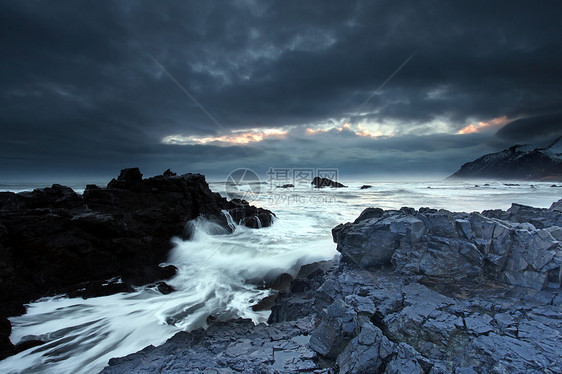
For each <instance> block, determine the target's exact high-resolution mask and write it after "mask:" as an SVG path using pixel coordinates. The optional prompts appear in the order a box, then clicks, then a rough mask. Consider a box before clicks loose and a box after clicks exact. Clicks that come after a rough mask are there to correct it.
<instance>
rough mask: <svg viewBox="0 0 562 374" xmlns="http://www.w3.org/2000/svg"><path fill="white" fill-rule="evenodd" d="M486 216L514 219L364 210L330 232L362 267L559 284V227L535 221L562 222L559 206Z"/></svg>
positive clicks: (346, 258) (524, 283)
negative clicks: (384, 267) (549, 208)
mask: <svg viewBox="0 0 562 374" xmlns="http://www.w3.org/2000/svg"><path fill="white" fill-rule="evenodd" d="M485 214H486V212H485ZM487 215H488V216H491V217H502V218H504V219H506V220H509V221H502V220H499V219H496V218H488V217H485V216H483V215H481V214H478V213H471V214H466V213H451V212H448V211H445V210H439V211H436V210H431V209H420V211H416V210H413V209H410V208H402V209H400V210H398V211H396V210H390V211H386V212H382V211H380V210H378V211H377V210H373V209H366V210H365V211H363V213H362V214H361V215H360V217H359V218H358V219H357V220H356V221H355V222H354V223H346V224H345V225H339V226H336V227H335V228H334V229H333V231H332V233H333V237H334V241H335V242H336V243H337V244H338V246H337V249H338V251H340V252H341V254H342V260H343V261H347V262H351V263H355V264H358V265H360V266H362V267H365V268H369V267H373V266H383V265H392V266H393V267H394V268H395V269H396V270H397V271H398V272H401V273H410V274H424V275H429V276H441V277H452V278H456V279H472V278H475V277H480V276H486V277H489V278H492V279H495V280H500V281H502V282H505V283H508V284H514V285H520V286H525V287H531V288H535V289H542V288H545V287H547V286H548V285H549V283H552V282H553V283H555V284H557V285H558V286H560V284H561V281H562V278H561V274H560V272H561V268H560V265H561V264H562V247H561V246H560V243H559V242H558V240H557V239H555V238H554V237H553V235H551V232H554V233H555V234H556V235H558V231H557V230H556V229H554V230H550V231H549V230H547V229H539V230H537V229H536V228H535V226H541V227H545V226H546V225H552V224H558V222H559V221H560V220H562V213H560V212H556V211H554V210H546V209H542V210H540V209H535V208H530V207H522V206H515V207H512V208H511V209H510V210H508V211H507V212H497V211H495V212H487ZM529 215H531V216H532V217H529ZM525 220H526V221H525ZM514 221H515V222H518V223H514ZM529 221H533V222H540V225H538V224H535V225H530V224H529V223H528V222H529ZM556 227H558V226H556Z"/></svg>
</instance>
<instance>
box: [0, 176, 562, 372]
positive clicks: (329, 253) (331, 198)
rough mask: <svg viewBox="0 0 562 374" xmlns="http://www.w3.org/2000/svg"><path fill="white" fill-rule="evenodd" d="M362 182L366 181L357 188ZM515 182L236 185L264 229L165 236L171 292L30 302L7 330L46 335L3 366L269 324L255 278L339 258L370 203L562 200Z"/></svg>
mask: <svg viewBox="0 0 562 374" xmlns="http://www.w3.org/2000/svg"><path fill="white" fill-rule="evenodd" d="M475 183H476V184H475ZM362 184H371V185H372V187H371V188H369V189H360V186H361V185H362ZM514 184H517V185H511V186H507V185H505V184H504V183H501V182H493V181H488V182H486V181H478V182H474V181H473V182H450V181H439V182H427V181H426V182H411V183H408V182H388V183H381V182H369V181H368V180H364V181H361V182H354V183H348V187H347V188H342V189H332V188H325V189H321V190H318V189H313V188H311V186H310V185H309V184H306V183H303V184H297V185H296V187H295V188H289V189H280V188H274V187H273V186H269V185H264V184H255V185H249V186H247V187H248V188H247V189H244V188H242V187H241V188H240V193H241V194H243V195H244V196H243V197H245V198H246V199H247V200H250V202H251V203H252V204H254V205H257V206H261V207H264V208H267V209H270V210H271V211H273V212H274V213H275V214H276V215H277V218H276V219H275V222H274V224H273V225H272V226H271V227H266V228H262V229H259V230H256V229H250V228H246V227H241V226H238V225H235V230H234V232H233V233H232V234H225V233H224V230H223V229H222V228H220V227H216V226H215V225H214V224H213V223H210V222H206V221H204V220H200V219H198V220H195V221H193V222H191V223H189V224H190V225H192V226H193V232H194V236H193V238H192V239H191V240H190V241H182V240H180V239H178V238H174V239H172V240H173V243H174V248H173V250H172V251H171V253H170V255H169V259H168V261H167V263H169V264H173V265H175V266H177V268H178V273H177V275H176V276H175V277H174V278H172V279H170V280H168V281H167V283H168V284H170V285H171V286H173V287H174V289H175V290H176V291H175V292H173V293H171V294H169V295H162V294H161V293H160V292H158V290H157V289H155V288H154V287H139V288H137V289H136V291H135V292H132V293H120V294H115V295H110V296H104V297H98V298H90V299H86V300H84V299H81V298H67V297H63V296H58V297H50V298H44V299H41V300H37V301H36V302H33V303H31V304H29V305H27V313H26V314H25V315H23V316H19V317H12V318H10V321H11V322H12V326H13V332H12V335H11V337H10V338H11V340H12V342H13V343H16V344H17V343H19V342H22V341H25V340H29V339H39V340H42V341H44V342H45V343H44V344H43V345H40V346H37V347H34V348H30V349H28V350H26V351H23V352H21V353H19V354H17V355H15V356H11V357H8V358H7V359H5V360H3V361H0V372H1V373H19V372H26V373H33V372H37V373H93V372H98V371H100V370H101V369H102V368H103V367H104V366H105V365H107V362H108V360H109V359H110V358H111V357H119V356H124V355H127V354H130V353H133V352H136V351H138V350H140V349H142V348H144V347H146V346H148V345H151V344H152V345H159V344H162V343H164V342H165V341H166V340H167V339H168V338H170V337H171V336H172V335H174V334H175V333H176V332H178V331H181V330H186V331H190V330H193V329H196V328H201V327H203V328H204V327H206V326H207V321H208V320H209V319H210V318H211V319H212V320H228V319H232V318H238V317H242V318H250V319H252V320H253V321H254V322H255V323H266V321H267V317H268V314H269V312H266V311H258V312H256V311H253V310H252V308H251V306H252V305H254V304H256V303H257V302H258V301H259V300H260V299H262V298H264V297H266V296H267V295H269V292H270V291H269V290H267V289H264V287H263V284H261V283H260V282H261V281H262V280H266V279H273V278H275V276H277V275H279V274H281V273H290V274H293V275H295V274H296V272H297V271H298V269H299V267H300V266H301V265H303V264H306V263H311V262H314V261H319V260H326V259H330V258H333V257H334V256H336V255H337V251H336V249H335V247H336V246H335V244H334V243H333V241H332V237H331V229H332V228H333V227H334V226H336V225H337V224H339V223H342V222H348V221H353V220H354V219H355V218H356V217H357V216H358V215H359V213H360V212H361V211H362V210H363V209H365V208H367V207H380V208H383V209H398V208H400V207H403V206H408V207H413V208H416V209H418V208H420V207H432V208H443V209H448V210H452V211H469V212H472V211H482V210H484V209H497V208H501V209H507V208H509V206H510V205H511V203H514V202H515V203H520V204H525V205H532V206H536V207H549V206H550V204H551V203H552V202H553V201H556V200H558V199H560V198H562V188H558V187H551V184H552V183H522V182H514ZM20 187H21V188H20ZM210 187H211V189H212V190H213V191H217V192H220V193H221V194H223V195H227V194H228V191H229V190H228V189H227V188H226V187H225V184H224V183H210ZM17 189H18V190H20V189H21V190H24V189H25V188H24V186H18V188H17ZM234 224H235V223H234Z"/></svg>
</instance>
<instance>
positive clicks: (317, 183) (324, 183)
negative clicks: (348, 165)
mask: <svg viewBox="0 0 562 374" xmlns="http://www.w3.org/2000/svg"><path fill="white" fill-rule="evenodd" d="M310 184H312V185H313V186H314V187H315V188H324V187H333V188H342V187H347V186H344V185H343V184H341V183H339V182H336V181H333V180H331V179H328V178H320V177H314V179H312V182H310Z"/></svg>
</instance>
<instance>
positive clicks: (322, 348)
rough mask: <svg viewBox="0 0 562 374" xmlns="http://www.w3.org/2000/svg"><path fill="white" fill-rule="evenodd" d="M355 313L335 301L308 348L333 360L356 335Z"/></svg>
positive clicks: (340, 302)
mask: <svg viewBox="0 0 562 374" xmlns="http://www.w3.org/2000/svg"><path fill="white" fill-rule="evenodd" d="M358 329H359V322H358V320H357V312H355V311H354V310H353V308H351V307H349V306H348V305H347V304H345V302H344V301H343V300H341V299H336V300H335V301H334V302H333V303H332V304H331V305H330V306H329V307H328V308H327V309H326V314H325V316H323V318H322V322H321V323H320V326H318V328H317V329H316V330H314V332H313V333H312V335H311V337H310V347H311V348H312V349H313V350H314V351H316V352H318V353H320V354H321V355H322V356H324V357H327V358H331V359H335V358H337V357H338V355H339V354H340V353H341V351H342V350H343V349H344V348H345V346H346V345H347V343H348V342H349V341H350V340H351V339H352V338H353V337H354V336H356V335H357V332H358Z"/></svg>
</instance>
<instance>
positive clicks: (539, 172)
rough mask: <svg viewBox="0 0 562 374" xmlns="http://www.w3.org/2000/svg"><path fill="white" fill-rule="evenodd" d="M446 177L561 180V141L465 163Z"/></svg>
mask: <svg viewBox="0 0 562 374" xmlns="http://www.w3.org/2000/svg"><path fill="white" fill-rule="evenodd" d="M449 178H491V179H521V180H552V181H560V180H562V138H558V139H556V141H554V142H553V143H552V144H550V145H549V146H548V147H544V148H535V147H532V146H529V145H514V146H513V147H510V148H508V149H505V150H503V151H501V152H497V153H490V154H487V155H485V156H482V157H480V158H479V159H477V160H475V161H472V162H467V163H466V164H464V165H463V166H462V167H461V168H460V169H459V170H458V171H457V172H455V173H454V174H453V175H451V176H450V177H449Z"/></svg>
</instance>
